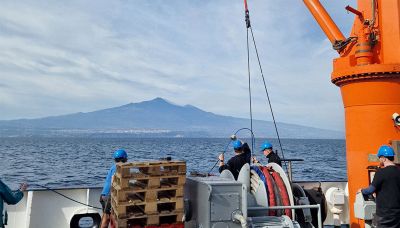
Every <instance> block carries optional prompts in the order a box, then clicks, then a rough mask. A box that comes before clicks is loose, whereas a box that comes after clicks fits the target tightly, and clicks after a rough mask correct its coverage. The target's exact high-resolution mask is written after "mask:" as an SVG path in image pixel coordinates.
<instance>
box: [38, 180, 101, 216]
mask: <svg viewBox="0 0 400 228" xmlns="http://www.w3.org/2000/svg"><path fill="white" fill-rule="evenodd" d="M30 185H34V186H38V187H41V188H44V189H47V190H49V191H52V192H54V193H56V194H58V195H60V196H62V197H64V198H66V199H68V200H71V201H73V202H75V203H78V204H81V205H83V206H87V207H92V208H95V209H99V210H102V208H100V207H95V206H92V205H89V204H85V203H82V202H79V201H77V200H75V199H72V198H71V197H69V196H66V195H64V194H62V193H60V192H58V191H56V190H54V189H51V188H49V187H46V186H44V185H40V184H30Z"/></svg>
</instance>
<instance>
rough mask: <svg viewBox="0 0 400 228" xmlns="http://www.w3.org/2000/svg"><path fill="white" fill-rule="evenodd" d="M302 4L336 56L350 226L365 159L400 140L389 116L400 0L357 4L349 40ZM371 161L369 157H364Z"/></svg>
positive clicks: (394, 108) (318, 8)
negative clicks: (344, 135) (341, 100)
mask: <svg viewBox="0 0 400 228" xmlns="http://www.w3.org/2000/svg"><path fill="white" fill-rule="evenodd" d="M304 3H305V4H306V6H307V7H308V9H309V10H310V12H311V13H312V14H313V16H314V18H315V19H316V21H317V22H318V24H319V25H320V26H321V28H322V30H323V31H324V32H325V34H326V35H327V37H328V39H329V40H330V41H331V43H332V45H333V47H334V49H335V50H337V51H338V53H339V55H340V57H338V58H336V59H334V60H333V72H332V75H331V81H332V83H334V84H335V85H337V86H339V87H340V89H341V94H342V99H343V105H344V108H345V120H346V158H347V175H348V183H349V208H350V225H351V227H364V221H362V220H359V219H356V218H355V217H354V211H353V204H354V201H355V196H356V192H357V190H358V189H359V188H362V187H366V186H368V184H369V175H368V171H367V167H368V166H370V165H377V163H376V161H373V160H372V159H369V155H371V154H372V155H375V154H376V152H377V150H378V148H379V146H381V145H382V144H390V143H391V142H392V140H399V139H400V128H399V127H398V126H396V125H395V124H394V122H393V119H392V115H393V113H396V112H398V113H399V112H400V0H358V8H357V9H354V8H352V7H350V6H348V7H346V9H347V10H348V11H350V12H351V13H354V14H355V16H356V18H355V20H354V24H353V29H352V31H351V34H350V38H347V39H346V38H345V37H344V36H343V35H342V33H341V32H340V30H339V29H338V28H337V26H336V25H335V23H334V22H333V20H332V19H331V18H330V16H329V15H328V13H327V12H326V11H325V9H324V7H323V6H322V5H321V3H320V2H319V1H318V0H304ZM370 157H371V158H373V157H374V156H370Z"/></svg>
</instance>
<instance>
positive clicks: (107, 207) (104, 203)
mask: <svg viewBox="0 0 400 228" xmlns="http://www.w3.org/2000/svg"><path fill="white" fill-rule="evenodd" d="M103 198H105V199H103ZM100 203H101V207H102V208H103V213H105V214H108V215H110V214H111V197H110V196H101V197H100Z"/></svg>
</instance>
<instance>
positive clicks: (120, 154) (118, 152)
mask: <svg viewBox="0 0 400 228" xmlns="http://www.w3.org/2000/svg"><path fill="white" fill-rule="evenodd" d="M113 158H114V159H117V158H128V154H127V153H126V151H125V150H123V149H118V150H116V151H114V155H113Z"/></svg>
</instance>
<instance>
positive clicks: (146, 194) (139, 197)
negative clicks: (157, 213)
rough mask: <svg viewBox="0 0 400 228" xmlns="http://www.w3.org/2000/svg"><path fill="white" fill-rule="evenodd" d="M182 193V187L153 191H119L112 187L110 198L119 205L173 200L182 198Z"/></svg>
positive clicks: (154, 189)
mask: <svg viewBox="0 0 400 228" xmlns="http://www.w3.org/2000/svg"><path fill="white" fill-rule="evenodd" d="M183 193H184V189H183V185H181V186H172V187H163V188H153V189H136V188H131V189H126V188H125V189H121V188H120V187H119V186H113V188H112V189H111V197H112V198H113V199H114V200H115V201H116V202H118V203H119V204H124V203H125V204H126V203H140V202H154V201H158V200H166V199H173V198H176V197H183Z"/></svg>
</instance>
